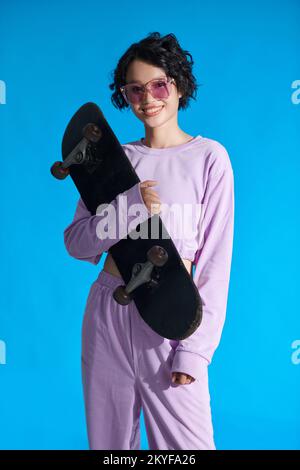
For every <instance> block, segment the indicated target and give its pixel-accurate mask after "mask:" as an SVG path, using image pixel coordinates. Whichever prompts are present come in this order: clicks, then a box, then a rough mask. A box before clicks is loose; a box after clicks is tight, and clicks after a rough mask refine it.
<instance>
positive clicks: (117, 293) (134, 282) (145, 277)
mask: <svg viewBox="0 0 300 470" xmlns="http://www.w3.org/2000/svg"><path fill="white" fill-rule="evenodd" d="M147 258H148V260H147V261H146V262H145V263H136V264H135V265H134V266H133V268H132V276H131V279H130V281H129V282H128V284H127V286H118V287H117V288H116V289H115V290H114V292H113V298H114V299H115V301H116V302H118V303H119V304H121V305H128V304H129V303H130V302H131V300H132V296H131V294H132V292H133V291H134V290H135V289H136V288H137V287H139V286H140V285H142V284H147V286H148V287H149V288H153V287H155V286H157V285H158V284H159V277H160V274H159V268H161V267H163V266H164V265H165V264H166V262H167V261H168V253H167V251H166V250H165V249H164V248H163V247H161V246H159V245H155V246H153V247H152V248H150V250H148V252H147Z"/></svg>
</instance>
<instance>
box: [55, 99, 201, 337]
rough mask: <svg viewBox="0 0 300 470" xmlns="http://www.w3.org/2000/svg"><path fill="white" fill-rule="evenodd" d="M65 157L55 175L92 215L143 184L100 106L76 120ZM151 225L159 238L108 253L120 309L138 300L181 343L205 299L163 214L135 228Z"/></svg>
mask: <svg viewBox="0 0 300 470" xmlns="http://www.w3.org/2000/svg"><path fill="white" fill-rule="evenodd" d="M62 159H63V161H61V162H55V163H54V164H53V165H52V167H51V173H52V175H53V176H54V177H56V178H57V179H65V178H66V177H67V176H68V175H70V176H71V178H72V179H73V181H74V183H75V185H76V187H77V189H78V191H79V193H80V196H81V198H82V200H83V202H84V203H85V205H86V207H87V209H88V210H89V211H90V212H91V214H92V215H94V214H96V212H97V207H98V206H99V205H100V204H105V203H108V204H109V203H110V202H111V201H112V200H113V199H114V198H116V196H117V195H118V194H120V193H123V192H124V191H126V190H128V189H130V188H131V187H132V186H134V185H135V184H136V183H138V182H140V179H139V177H138V175H137V174H136V172H135V169H134V168H133V166H132V165H131V162H130V161H129V159H128V158H127V155H126V153H125V151H124V150H123V148H122V146H121V144H120V143H119V141H118V139H117V137H116V136H115V134H114V132H113V130H112V129H111V127H110V126H109V124H108V122H107V121H106V119H105V117H104V115H103V113H102V111H101V109H100V108H99V107H98V106H97V105H96V104H95V103H86V104H84V105H83V106H81V107H80V109H79V110H78V111H77V112H76V113H75V114H74V116H73V117H72V118H71V120H70V122H69V124H68V126H67V128H66V130H65V132H64V135H63V139H62ZM155 218H156V220H155V221H154V220H151V219H155ZM151 222H152V223H153V222H155V223H156V227H158V228H159V232H158V233H159V238H157V237H156V238H150V237H147V238H142V237H138V238H136V239H133V238H131V237H130V235H126V236H125V237H124V238H122V239H121V240H119V241H117V242H116V243H115V244H114V245H113V246H111V247H110V249H109V250H108V251H109V253H110V254H111V255H112V257H113V259H114V261H115V263H116V266H117V268H118V269H119V272H120V274H121V276H122V281H121V282H124V285H122V284H120V285H119V286H118V287H117V288H116V289H115V290H114V292H113V298H114V299H115V301H116V302H118V303H119V304H121V305H128V304H129V303H130V302H132V301H133V302H135V305H136V307H137V310H138V312H139V314H140V316H141V317H142V319H143V320H144V321H145V322H146V323H147V324H148V325H149V326H150V328H152V329H153V330H154V331H155V332H156V333H157V334H159V335H161V336H163V337H164V338H167V339H174V340H182V339H185V338H187V337H188V336H190V335H191V334H192V333H193V332H194V331H195V330H196V329H197V328H198V326H199V325H200V323H201V320H202V302H201V297H200V295H199V292H198V289H197V287H196V285H195V283H194V281H193V279H192V277H191V275H190V274H189V273H188V271H187V269H186V267H185V266H184V264H183V261H182V259H181V257H180V255H179V253H178V251H177V249H176V247H175V245H174V243H173V241H172V239H171V237H170V235H169V234H168V232H167V229H166V227H165V226H164V224H163V221H162V220H161V218H160V216H159V214H153V215H150V213H149V218H148V219H147V220H146V221H144V222H143V223H141V224H139V225H138V226H137V228H136V229H135V230H136V231H138V230H142V229H146V230H148V232H146V233H148V234H150V235H151ZM144 224H145V226H144Z"/></svg>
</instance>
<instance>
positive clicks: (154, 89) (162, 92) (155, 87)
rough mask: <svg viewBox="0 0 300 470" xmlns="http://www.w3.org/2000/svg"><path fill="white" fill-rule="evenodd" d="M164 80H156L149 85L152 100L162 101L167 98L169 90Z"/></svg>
mask: <svg viewBox="0 0 300 470" xmlns="http://www.w3.org/2000/svg"><path fill="white" fill-rule="evenodd" d="M168 85H169V84H168V82H167V81H166V80H157V81H155V82H152V83H151V95H152V96H153V98H157V99H162V98H168V96H169V88H168Z"/></svg>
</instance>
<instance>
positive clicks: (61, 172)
mask: <svg viewBox="0 0 300 470" xmlns="http://www.w3.org/2000/svg"><path fill="white" fill-rule="evenodd" d="M50 171H51V174H52V175H53V176H54V178H57V179H58V180H64V179H65V178H66V177H67V176H68V175H69V173H70V172H69V169H68V168H62V162H55V163H53V165H52V167H51V169H50Z"/></svg>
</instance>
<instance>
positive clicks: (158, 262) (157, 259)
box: [147, 245, 168, 267]
mask: <svg viewBox="0 0 300 470" xmlns="http://www.w3.org/2000/svg"><path fill="white" fill-rule="evenodd" d="M147 258H148V260H149V261H151V263H152V264H154V266H158V267H161V266H163V265H164V264H166V262H167V260H168V253H167V252H166V250H165V249H164V248H163V247H162V246H159V245H154V246H153V247H152V248H150V250H149V251H148V253H147Z"/></svg>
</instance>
